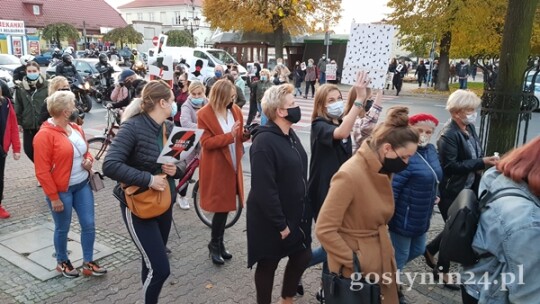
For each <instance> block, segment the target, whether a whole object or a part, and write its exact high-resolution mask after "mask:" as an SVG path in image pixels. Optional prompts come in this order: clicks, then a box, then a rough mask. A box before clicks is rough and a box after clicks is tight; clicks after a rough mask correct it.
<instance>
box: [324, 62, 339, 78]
mask: <svg viewBox="0 0 540 304" xmlns="http://www.w3.org/2000/svg"><path fill="white" fill-rule="evenodd" d="M336 78H337V64H331V63H329V64H327V65H326V80H336Z"/></svg>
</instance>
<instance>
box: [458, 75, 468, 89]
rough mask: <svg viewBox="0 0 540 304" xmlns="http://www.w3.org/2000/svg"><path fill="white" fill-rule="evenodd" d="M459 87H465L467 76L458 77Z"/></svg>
mask: <svg viewBox="0 0 540 304" xmlns="http://www.w3.org/2000/svg"><path fill="white" fill-rule="evenodd" d="M459 88H460V89H462V90H466V89H467V78H460V79H459Z"/></svg>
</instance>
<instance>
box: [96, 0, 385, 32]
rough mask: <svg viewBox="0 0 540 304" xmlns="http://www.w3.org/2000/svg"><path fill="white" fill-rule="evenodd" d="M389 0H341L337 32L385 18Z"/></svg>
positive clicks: (116, 2)
mask: <svg viewBox="0 0 540 304" xmlns="http://www.w3.org/2000/svg"><path fill="white" fill-rule="evenodd" d="M105 1H106V2H108V3H109V4H110V5H111V6H112V7H118V6H120V5H122V4H125V3H128V2H131V1H132V0H105ZM387 1H388V0H369V1H368V0H364V1H359V0H341V7H342V8H343V12H342V17H341V20H340V22H339V24H338V25H337V26H336V27H335V28H333V30H334V32H336V33H337V34H348V33H349V32H350V29H351V22H352V20H353V19H354V20H355V21H356V22H358V23H368V22H375V21H380V20H381V19H383V18H385V14H387V13H389V12H390V9H389V8H388V7H386V3H387Z"/></svg>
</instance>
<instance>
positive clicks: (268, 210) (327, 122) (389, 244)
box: [0, 57, 540, 304]
mask: <svg viewBox="0 0 540 304" xmlns="http://www.w3.org/2000/svg"><path fill="white" fill-rule="evenodd" d="M321 62H322V63H324V62H326V58H324V57H323V58H322V59H321V61H320V62H319V64H318V65H317V66H315V65H314V61H313V60H312V59H309V60H308V64H307V65H305V64H303V63H300V62H296V65H295V68H294V70H293V72H292V73H291V71H290V70H289V69H288V68H287V67H286V66H285V65H284V64H283V62H282V60H280V59H278V61H277V66H276V68H275V69H273V70H272V71H270V70H268V69H260V70H259V69H258V70H257V75H256V78H254V79H253V81H251V82H250V83H249V85H248V89H249V90H250V93H249V96H250V102H249V107H250V109H249V115H248V117H247V121H246V123H245V124H244V117H243V115H242V112H241V108H242V106H243V105H244V104H245V103H246V100H245V98H244V99H243V98H242V97H244V96H245V95H247V94H246V93H247V92H245V91H244V90H246V84H245V83H244V82H243V80H242V79H241V77H239V74H238V70H237V69H236V68H235V67H234V66H231V67H230V68H228V69H224V68H223V67H222V66H216V68H215V73H214V76H213V77H211V78H210V79H208V80H206V81H205V82H204V83H203V82H201V81H200V79H198V78H197V77H191V75H190V74H189V73H187V72H186V71H184V70H182V69H181V68H180V69H178V70H176V71H175V79H174V80H173V82H172V85H171V83H167V82H165V81H163V80H151V81H148V82H146V81H143V80H140V81H139V80H137V79H136V77H134V72H133V71H131V70H129V69H127V70H124V71H123V72H122V73H121V75H120V77H119V84H118V85H117V86H116V87H115V89H114V92H113V94H112V96H114V99H115V101H116V102H115V103H112V104H111V106H110V107H117V108H120V107H122V108H124V107H125V109H124V111H123V112H122V120H121V121H122V124H121V126H120V129H119V131H118V133H117V134H116V136H115V138H114V140H113V142H112V144H111V146H110V147H109V150H108V151H107V154H106V157H105V160H104V163H103V172H104V174H105V175H106V176H108V177H109V178H111V179H112V180H114V181H116V182H117V184H116V186H115V187H114V190H113V197H115V198H116V199H117V200H118V201H119V211H120V212H121V214H122V219H123V221H124V223H125V226H126V229H127V231H128V232H129V234H130V236H131V238H132V240H133V243H134V245H135V246H136V247H137V249H138V250H139V252H140V254H141V259H142V271H141V280H142V291H143V294H144V295H143V297H144V301H145V303H157V302H158V300H159V294H160V292H161V289H162V287H163V285H164V283H165V281H166V280H167V278H168V277H169V275H170V273H171V269H170V264H169V260H168V258H167V253H168V248H167V242H168V238H169V232H170V229H171V224H172V212H173V206H174V205H175V203H178V205H179V206H180V208H181V209H189V208H190V206H189V201H188V200H187V199H186V197H185V196H186V192H185V191H183V192H180V193H176V190H175V189H176V180H178V179H180V178H181V177H182V176H183V175H184V174H185V171H186V168H185V162H183V163H165V164H160V163H158V162H157V159H158V157H159V155H160V152H161V151H162V149H163V147H164V145H165V141H166V139H167V138H168V137H169V135H170V134H171V132H172V129H173V127H174V126H175V125H176V126H182V127H187V128H198V129H201V130H203V133H202V137H201V140H200V144H199V145H198V146H197V147H196V148H195V149H194V152H193V154H194V155H192V156H190V157H199V158H200V171H199V183H200V189H199V193H200V196H201V207H202V208H203V209H204V210H206V211H208V212H212V213H213V217H212V223H211V233H210V237H209V243H208V250H209V251H208V252H209V260H210V261H211V262H212V263H213V264H215V265H223V264H225V263H226V261H228V260H230V259H232V258H233V253H234V252H230V251H229V250H227V249H226V246H225V243H226V242H225V239H226V238H225V225H226V221H227V218H228V214H229V212H233V211H235V210H236V208H237V206H238V203H239V204H242V205H243V204H244V202H245V203H246V205H247V214H246V222H247V248H248V257H247V258H248V260H247V266H248V267H249V268H253V267H256V269H255V272H254V283H255V290H256V298H257V303H265V304H266V303H271V302H272V299H273V298H272V290H273V283H274V276H275V272H276V269H277V267H278V265H279V263H280V261H281V260H282V259H284V258H285V257H288V262H287V265H286V266H285V272H284V274H283V284H282V290H281V302H282V303H292V302H293V299H294V297H295V296H296V295H297V294H303V293H304V286H303V283H302V275H303V273H304V271H305V270H306V269H307V268H308V267H311V266H314V265H317V264H321V263H322V272H323V273H322V274H321V278H322V276H323V275H324V274H328V273H340V274H342V275H343V276H345V277H351V275H353V272H354V267H353V262H354V261H353V260H354V257H353V256H358V260H359V263H360V265H361V266H362V272H363V273H365V274H368V273H369V274H376V275H378V276H379V277H383V276H384V275H388V274H390V278H392V279H391V280H389V281H382V282H380V283H378V284H379V287H380V300H381V303H398V302H399V303H406V299H405V297H404V296H403V293H402V292H401V286H399V285H398V284H397V278H396V273H398V270H399V271H401V270H403V269H404V267H405V265H406V264H407V263H408V262H410V261H411V260H413V259H415V258H417V257H420V256H423V257H424V258H425V262H426V265H427V266H428V267H430V268H432V269H433V275H434V276H436V277H440V278H441V280H442V282H443V283H444V286H445V287H447V288H450V289H453V290H459V289H461V291H462V297H463V301H464V303H476V302H478V303H484V302H486V301H488V299H491V298H493V297H496V298H497V299H498V301H500V302H501V303H506V302H524V303H531V301H534V300H533V299H534V296H535V295H536V294H537V292H536V289H534V288H533V287H531V285H528V284H524V285H519V284H514V285H512V286H511V288H509V289H506V290H504V291H500V290H495V287H493V286H492V287H491V288H490V289H484V288H482V286H481V282H480V283H477V284H476V285H475V284H470V285H467V286H461V287H460V286H459V285H458V284H457V283H459V282H458V281H456V279H455V278H454V277H453V276H452V274H451V273H450V272H449V271H450V261H448V260H445V259H444V257H440V256H439V258H438V259H436V254H437V253H438V252H439V251H440V250H441V240H442V235H438V236H437V237H436V238H435V239H433V240H431V241H430V242H429V243H428V234H427V233H428V231H429V229H430V221H431V217H432V214H433V210H434V208H435V206H437V207H438V209H439V210H440V212H441V216H442V218H443V220H445V221H446V220H447V219H448V212H449V209H450V206H451V205H452V203H453V201H454V199H455V198H456V197H457V196H458V194H459V192H460V191H461V190H463V189H470V190H472V191H474V192H475V193H476V194H477V195H480V194H481V193H482V192H483V191H484V190H487V191H496V190H501V189H507V188H512V189H518V191H519V192H520V194H519V197H520V198H519V200H518V202H517V203H514V199H515V198H509V197H505V198H500V199H497V200H495V201H494V202H492V203H491V205H490V208H489V209H488V210H487V211H485V212H484V213H482V216H481V218H480V222H479V228H478V232H477V234H476V237H475V240H474V248H475V250H476V251H477V252H478V253H479V256H481V257H480V259H479V262H478V263H477V264H475V265H472V266H470V265H467V266H468V270H470V271H473V272H476V273H478V274H479V276H480V275H481V273H482V271H488V273H489V275H490V277H492V278H495V277H496V276H497V275H499V274H500V273H501V272H515V271H516V270H515V269H516V265H527V268H526V269H525V271H526V272H527V274H526V275H525V280H526V281H527V280H533V278H534V271H532V270H534V269H535V267H536V266H537V265H538V264H537V263H536V262H537V259H535V258H534V257H533V258H531V253H533V252H534V249H533V248H532V246H533V244H534V241H533V240H534V239H536V237H538V233H537V231H536V229H535V227H536V226H535V225H536V224H537V223H538V222H539V219H538V218H537V216H536V214H537V213H538V212H537V209H536V208H537V207H538V206H540V200H539V195H540V175H539V170H540V167H538V164H537V162H536V161H534V159H535V158H534V156H535V155H537V154H538V153H539V152H540V138H536V139H534V140H532V141H531V142H530V143H528V144H526V145H524V146H523V147H520V148H518V149H516V150H513V151H510V152H509V153H507V154H506V155H504V156H503V157H502V158H499V157H498V156H486V155H485V152H484V151H483V150H482V146H481V144H480V140H479V138H478V136H477V134H476V128H475V124H476V122H477V112H478V109H479V106H480V99H479V98H478V97H477V96H476V95H475V94H474V93H472V92H469V91H466V90H457V91H456V92H454V93H452V94H451V95H450V97H449V98H448V100H447V103H446V110H447V111H448V112H449V114H450V116H451V118H450V119H449V120H448V121H447V122H445V123H444V126H443V128H442V131H441V132H440V134H438V135H436V137H434V135H435V129H436V128H437V126H438V125H439V119H438V118H437V117H435V116H434V115H432V114H431V113H416V114H414V115H409V109H408V108H407V107H402V106H395V107H391V108H389V109H388V110H387V113H386V118H385V119H384V121H382V122H380V123H379V121H378V120H379V116H380V114H381V112H382V110H383V100H382V94H381V92H373V91H372V90H371V89H370V88H369V83H370V78H369V73H367V72H364V71H361V72H358V75H357V80H356V83H355V84H354V85H353V86H352V87H351V89H350V90H349V92H348V95H347V100H343V97H342V93H341V91H340V89H339V88H338V87H337V86H336V85H335V84H332V83H324V82H325V76H326V75H325V70H324V68H322V65H321ZM391 65H392V67H391V68H392V70H393V73H394V75H397V76H394V80H395V81H394V85H395V86H396V89H397V91H398V94H399V91H400V88H401V82H400V80H401V78H402V77H401V74H402V73H406V69H407V67H406V66H405V65H404V64H403V63H398V62H393V63H392V64H391ZM421 71H422V70H420V71H418V70H417V72H418V73H419V75H418V76H419V78H420V76H423V75H424V74H423V73H424V72H421ZM24 72H25V76H23V78H22V82H21V83H20V84H19V86H18V87H17V90H16V93H15V97H14V98H13V96H11V95H10V92H9V89H8V88H7V86H6V85H5V83H3V82H2V81H0V85H1V86H2V90H1V92H2V93H1V95H0V110H1V111H0V135H1V136H2V137H1V138H2V141H1V144H2V145H1V149H0V151H1V152H2V155H1V156H0V169H1V170H0V174H1V176H0V177H1V179H0V195H2V194H3V193H2V192H3V180H4V176H3V173H4V167H5V158H6V156H7V154H8V152H9V149H10V147H12V150H13V158H14V159H15V160H17V159H19V158H20V150H21V143H20V140H19V135H18V132H19V130H18V127H17V126H19V128H20V131H22V133H23V136H22V137H23V149H24V152H25V154H26V155H27V156H28V158H29V159H30V160H32V161H33V162H34V164H35V173H36V177H37V179H38V181H39V183H40V185H41V187H42V189H43V192H44V196H45V200H44V201H45V202H46V203H47V205H48V207H49V209H50V211H51V216H52V219H53V221H54V224H55V229H54V239H53V243H54V248H55V252H56V259H57V270H58V271H59V272H61V273H62V274H63V275H64V276H65V277H68V278H73V277H77V276H79V270H78V269H76V268H75V267H74V266H73V265H72V263H71V261H70V260H69V258H68V256H67V235H68V232H69V229H70V224H71V218H72V213H73V210H75V212H76V213H77V216H78V218H79V223H80V225H81V245H82V252H83V267H82V270H81V271H82V274H83V275H87V276H101V275H104V274H106V273H107V270H106V268H105V267H102V266H100V265H99V264H98V263H97V262H96V261H94V260H93V253H94V249H93V246H94V242H95V238H96V233H95V218H94V217H95V216H94V197H93V193H92V190H91V187H90V183H89V177H90V176H91V174H92V165H93V161H94V160H93V158H92V155H91V154H90V153H89V151H88V142H87V140H86V136H85V133H84V131H83V128H82V127H81V126H80V125H79V124H77V123H76V121H77V113H78V111H77V109H76V107H75V96H74V94H73V93H71V92H69V83H68V82H67V80H66V78H63V77H58V78H55V79H53V80H52V81H50V82H49V81H47V80H46V79H45V78H44V77H43V76H42V75H41V74H40V72H39V66H38V65H37V64H35V62H33V61H29V62H28V63H27V64H26V68H25V71H24ZM291 74H292V78H293V80H294V82H293V84H290V83H289V81H290V80H291V79H290V76H291ZM396 77H397V79H396ZM304 81H305V82H306V87H305V94H304V97H306V98H307V94H308V89H309V88H312V96H313V106H314V107H313V113H312V115H311V134H310V136H311V137H310V143H309V145H310V150H311V158H310V159H308V156H307V153H306V151H305V149H304V148H303V145H302V143H301V141H300V138H299V136H298V135H297V134H296V133H295V131H294V129H293V126H294V124H296V123H298V122H299V121H300V119H301V109H300V107H299V106H298V105H297V104H296V102H295V97H296V96H302V90H301V86H300V85H299V83H302V82H304ZM315 81H319V84H320V85H319V87H318V88H317V90H315V89H314V87H313V82H315ZM421 84H422V81H421V80H419V85H421ZM43 107H45V108H46V110H47V111H46V113H44V111H43ZM257 112H259V113H260V118H261V119H260V125H259V126H255V127H252V126H251V124H252V123H253V121H254V119H255V117H256V115H257ZM248 140H251V141H252V146H251V148H250V150H249V156H250V165H251V177H250V178H251V189H250V191H249V193H248V194H247V195H245V193H244V178H245V177H244V175H243V170H242V162H241V160H242V157H243V154H244V145H243V143H244V142H246V141H248ZM433 143H435V144H433ZM195 154H196V155H195ZM66 160H67V161H66ZM490 167H491V169H489V168H490ZM486 169H489V170H488V171H487V173H485V174H484V175H482V174H483V171H484V170H486ZM132 186H135V187H138V189H139V190H138V192H136V194H137V195H142V196H139V198H136V194H129V193H128V188H131V187H132ZM143 196H144V197H146V198H148V199H149V200H150V201H152V202H151V203H156V200H158V199H154V198H155V197H159V202H160V203H163V204H165V205H164V206H165V207H164V208H163V206H161V208H162V210H161V209H160V210H161V211H160V212H158V213H159V214H154V213H152V214H150V215H147V214H145V213H143V212H142V211H141V210H140V209H137V204H136V203H137V200H139V199H140V200H143V199H145V198H143ZM244 196H246V197H247V198H246V200H244ZM0 198H3V196H0ZM7 217H9V213H8V212H7V210H6V209H5V207H4V206H3V205H2V200H1V199H0V218H7ZM499 223H504V224H503V225H502V226H501V225H499ZM313 235H315V236H316V237H317V239H318V240H319V241H320V244H321V246H320V247H318V248H312V237H313ZM503 243H508V244H510V245H509V247H508V246H502V244H503ZM521 248H523V250H522V249H521ZM525 249H530V250H529V251H527V250H525ZM485 253H489V254H485ZM480 254H481V255H480ZM531 271H532V273H529V272H531ZM527 282H530V281H527ZM527 282H526V283H527ZM497 286H499V287H500V285H497ZM494 294H495V295H494ZM332 296H333V295H332V294H326V293H325V288H324V287H323V284H322V282H321V288H319V290H318V291H317V298H318V299H319V300H323V299H325V298H328V297H332Z"/></svg>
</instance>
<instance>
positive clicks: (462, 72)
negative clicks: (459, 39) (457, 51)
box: [456, 60, 469, 90]
mask: <svg viewBox="0 0 540 304" xmlns="http://www.w3.org/2000/svg"><path fill="white" fill-rule="evenodd" d="M456 72H457V76H458V79H459V88H460V89H462V90H466V89H467V78H469V65H467V63H465V61H463V60H461V61H460V62H459V63H458V64H457V65H456Z"/></svg>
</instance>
